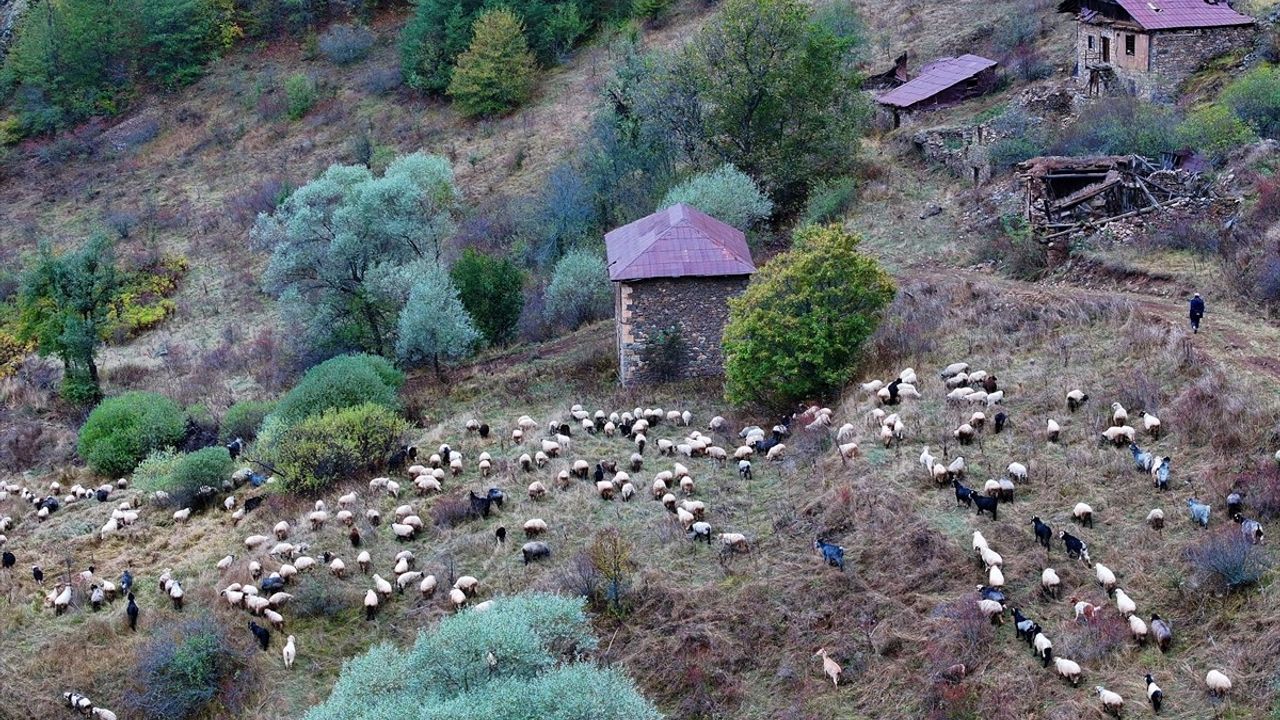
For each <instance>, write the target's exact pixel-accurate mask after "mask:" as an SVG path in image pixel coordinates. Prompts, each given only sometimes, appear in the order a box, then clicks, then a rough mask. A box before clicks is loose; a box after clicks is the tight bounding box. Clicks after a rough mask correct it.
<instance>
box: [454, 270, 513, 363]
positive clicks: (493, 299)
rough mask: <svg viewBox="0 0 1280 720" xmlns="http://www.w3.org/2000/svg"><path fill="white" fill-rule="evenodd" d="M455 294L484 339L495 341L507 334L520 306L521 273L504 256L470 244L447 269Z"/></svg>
mask: <svg viewBox="0 0 1280 720" xmlns="http://www.w3.org/2000/svg"><path fill="white" fill-rule="evenodd" d="M449 276H450V278H451V279H452V280H453V284H454V287H456V288H457V289H458V298H459V299H460V300H461V301H462V306H463V307H464V308H466V310H467V314H469V315H470V316H471V319H472V320H473V321H474V322H475V326H476V329H477V330H479V331H480V333H481V334H482V335H484V339H485V342H487V343H488V344H490V345H499V344H502V343H504V342H506V341H507V340H508V339H510V338H511V334H512V333H513V332H515V329H516V323H518V322H520V313H521V312H522V311H523V310H524V273H523V272H522V271H521V270H520V268H519V267H518V266H517V265H516V264H515V263H513V262H511V261H510V260H508V259H506V258H496V257H491V256H489V255H485V254H483V253H480V252H477V251H476V250H474V249H473V248H467V249H466V250H464V251H462V257H460V258H458V261H457V262H455V263H454V264H453V267H452V268H450V269H449Z"/></svg>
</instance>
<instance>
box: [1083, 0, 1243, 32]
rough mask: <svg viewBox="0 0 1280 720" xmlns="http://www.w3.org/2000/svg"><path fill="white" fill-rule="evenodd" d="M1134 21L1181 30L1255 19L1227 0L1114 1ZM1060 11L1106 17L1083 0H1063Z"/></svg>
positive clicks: (1146, 26)
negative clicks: (1243, 13) (1084, 3)
mask: <svg viewBox="0 0 1280 720" xmlns="http://www.w3.org/2000/svg"><path fill="white" fill-rule="evenodd" d="M1113 2H1115V3H1116V4H1117V5H1119V6H1120V7H1121V8H1123V9H1124V11H1125V12H1126V13H1128V14H1129V17H1131V18H1133V21H1134V22H1135V23H1137V24H1138V25H1140V26H1142V28H1143V29H1145V30H1180V29H1191V28H1210V27H1231V26H1234V25H1252V24H1253V23H1254V19H1253V18H1252V17H1249V16H1248V15H1242V14H1240V13H1238V12H1236V11H1235V10H1234V9H1232V7H1231V5H1230V4H1229V3H1228V2H1227V0H1216V1H1215V2H1210V1H1209V0H1113ZM1058 12H1071V13H1074V12H1079V13H1080V19H1081V20H1083V21H1084V22H1090V21H1092V20H1095V19H1098V18H1104V17H1106V16H1105V14H1102V13H1098V12H1097V11H1096V10H1091V9H1089V8H1081V2H1080V0H1063V1H1062V3H1061V4H1059V5H1058Z"/></svg>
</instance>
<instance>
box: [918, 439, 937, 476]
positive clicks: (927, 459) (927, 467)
mask: <svg viewBox="0 0 1280 720" xmlns="http://www.w3.org/2000/svg"><path fill="white" fill-rule="evenodd" d="M933 463H934V457H933V454H932V453H930V452H929V446H928V445H925V446H924V450H922V451H921V452H920V467H922V468H924V471H925V472H927V473H932V471H933Z"/></svg>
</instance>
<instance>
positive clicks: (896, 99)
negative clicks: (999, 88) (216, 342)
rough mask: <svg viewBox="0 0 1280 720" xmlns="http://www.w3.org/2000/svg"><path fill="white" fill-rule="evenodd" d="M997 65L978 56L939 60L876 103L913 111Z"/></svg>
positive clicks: (921, 69)
mask: <svg viewBox="0 0 1280 720" xmlns="http://www.w3.org/2000/svg"><path fill="white" fill-rule="evenodd" d="M998 64H999V63H997V62H996V61H995V60H988V59H987V58H984V57H978V56H977V55H961V56H960V57H954V58H939V59H937V60H934V61H933V62H931V63H929V64H928V65H925V66H924V67H922V68H920V74H919V75H918V76H916V78H915V79H914V80H911V81H910V82H908V83H906V84H905V85H901V86H899V87H896V88H894V89H892V90H890V91H889V92H887V93H885V94H883V95H881V96H880V97H878V98H876V100H877V101H878V102H880V103H881V104H884V105H893V106H894V107H902V108H905V107H911V106H912V105H915V104H916V103H918V102H920V101H922V100H928V99H929V98H931V97H933V96H935V95H937V94H938V93H941V92H943V91H944V90H947V89H948V88H951V87H953V86H955V85H958V84H960V83H962V82H964V81H966V80H968V79H969V78H971V77H973V76H975V75H977V74H978V73H980V72H982V71H983V70H986V69H988V68H993V67H995V66H996V65H998Z"/></svg>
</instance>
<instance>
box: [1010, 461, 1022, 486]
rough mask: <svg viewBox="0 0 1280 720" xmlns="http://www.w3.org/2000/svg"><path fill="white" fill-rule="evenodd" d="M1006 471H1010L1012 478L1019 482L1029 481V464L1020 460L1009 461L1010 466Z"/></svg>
mask: <svg viewBox="0 0 1280 720" xmlns="http://www.w3.org/2000/svg"><path fill="white" fill-rule="evenodd" d="M1006 472H1008V473H1009V479H1010V480H1016V481H1018V482H1026V481H1027V466H1026V465H1023V464H1022V463H1020V462H1011V463H1009V467H1008V468H1007V469H1006Z"/></svg>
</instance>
